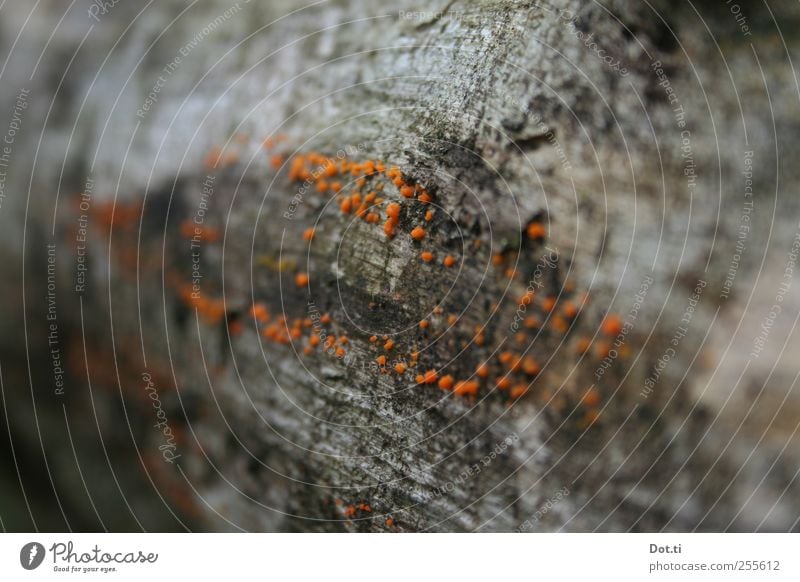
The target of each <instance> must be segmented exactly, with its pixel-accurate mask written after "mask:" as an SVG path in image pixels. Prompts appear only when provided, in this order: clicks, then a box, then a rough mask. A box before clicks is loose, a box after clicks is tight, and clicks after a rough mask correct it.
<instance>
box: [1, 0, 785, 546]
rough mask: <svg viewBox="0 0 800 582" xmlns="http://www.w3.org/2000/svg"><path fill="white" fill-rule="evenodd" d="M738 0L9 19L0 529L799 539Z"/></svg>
mask: <svg viewBox="0 0 800 582" xmlns="http://www.w3.org/2000/svg"><path fill="white" fill-rule="evenodd" d="M133 4H136V5H133ZM740 4H741V5H742V10H743V11H744V13H745V14H747V16H748V18H749V20H747V22H748V26H749V28H748V30H746V31H745V30H744V29H743V28H741V26H740V24H741V23H740V22H737V20H736V16H735V15H734V14H732V13H731V12H730V10H729V7H728V6H727V5H725V4H724V3H699V4H697V3H696V5H695V6H692V5H690V4H688V3H687V4H685V5H684V4H680V5H679V6H675V3H674V2H655V3H654V4H653V5H652V6H651V5H648V4H647V3H640V2H633V1H626V0H609V1H606V2H604V3H592V4H586V3H582V2H571V1H567V0H548V1H547V2H513V1H511V0H499V1H495V2H489V1H484V0H481V1H471V2H466V1H459V0H450V1H447V2H443V1H442V2H434V3H429V4H426V5H425V6H424V7H423V8H421V7H420V5H417V4H415V3H412V2H407V1H405V0H401V1H400V2H397V3H394V4H393V5H392V6H391V7H381V6H378V5H376V4H375V3H369V2H362V1H359V0H349V1H337V2H327V3H322V4H319V5H312V6H309V7H305V8H302V7H300V6H299V5H297V4H296V3H294V2H289V1H271V2H257V1H253V2H245V1H244V0H240V1H239V2H238V3H235V4H226V3H224V2H221V1H208V2H201V3H198V4H193V5H191V6H190V7H186V6H185V5H184V3H178V2H176V3H159V5H157V6H148V7H146V8H145V5H144V4H143V3H141V4H140V3H131V4H128V3H119V4H117V5H115V6H113V7H111V8H110V9H109V10H108V11H107V13H105V14H100V13H99V12H95V13H94V15H95V16H96V20H98V22H95V18H92V17H91V16H90V14H92V12H90V14H85V12H84V10H73V11H71V12H70V13H69V14H68V17H67V18H66V19H65V21H64V23H63V24H62V26H60V27H59V28H58V30H57V32H56V34H55V35H54V36H53V37H52V40H51V41H50V44H49V45H47V46H46V47H45V44H46V43H47V42H48V38H49V37H50V33H51V32H52V30H53V29H54V27H55V26H56V24H57V23H58V22H59V19H60V18H61V17H62V15H63V12H61V10H63V8H62V7H61V6H56V5H53V6H52V7H51V8H49V9H45V8H42V9H37V10H36V16H35V17H34V18H33V19H32V20H31V21H30V24H29V28H25V29H24V30H25V34H22V35H21V41H20V42H19V43H18V44H17V45H16V46H15V48H14V50H13V52H11V45H12V43H13V42H14V38H15V34H16V31H17V30H20V27H21V26H22V24H23V23H24V22H25V19H26V17H27V15H28V10H30V8H29V7H27V6H20V7H14V8H8V10H10V11H12V16H10V17H9V18H8V19H7V20H6V19H4V20H3V32H2V42H3V46H4V48H5V52H6V54H11V58H10V60H9V65H8V69H7V76H8V77H9V78H10V79H11V81H10V82H8V84H7V85H8V86H6V87H3V89H2V92H3V96H4V103H7V105H5V106H4V111H7V112H12V111H15V103H19V102H20V90H21V89H26V90H29V95H28V94H23V95H22V100H23V101H24V102H25V103H26V107H25V108H24V111H23V113H22V115H21V119H22V130H21V131H20V135H19V138H18V140H17V143H16V145H15V146H14V150H13V153H12V156H13V159H12V162H13V166H12V172H11V173H10V177H9V189H8V190H7V192H8V196H7V197H6V198H5V199H4V202H3V205H2V207H0V211H2V212H1V213H0V221H2V224H3V236H4V237H5V241H4V245H3V248H4V250H3V252H4V253H5V255H6V256H5V258H6V262H7V264H9V265H14V266H15V267H14V269H15V270H14V272H15V273H22V272H23V269H24V276H25V279H24V282H25V285H24V288H23V287H22V286H21V284H20V280H19V278H18V277H14V278H13V279H12V280H6V281H4V282H3V286H4V288H3V292H4V293H5V297H7V298H8V299H7V301H5V302H4V304H3V311H4V313H3V316H2V317H3V319H4V320H5V321H10V322H12V323H11V325H13V326H14V328H15V329H16V330H18V331H19V332H20V333H15V334H11V335H8V336H7V337H4V339H3V352H2V354H1V355H2V359H1V360H0V362H1V363H2V375H3V379H4V393H5V394H6V400H5V407H6V411H10V414H8V412H7V416H8V418H7V422H8V423H9V428H10V431H11V433H10V434H12V435H13V436H12V437H11V443H10V444H11V447H9V452H12V448H13V453H14V456H15V458H17V459H20V458H23V457H26V459H27V460H26V463H27V465H28V466H23V467H22V468H21V469H19V471H20V475H21V476H20V480H21V484H17V483H16V482H15V481H14V480H12V481H11V484H10V485H8V487H10V488H14V489H15V490H17V489H19V490H22V489H24V490H25V492H26V493H28V494H29V495H33V498H34V499H37V498H39V499H41V501H38V502H35V503H34V505H35V507H34V508H33V510H32V511H31V513H32V515H30V514H29V512H28V511H19V516H18V519H19V520H20V521H19V523H22V524H27V527H38V526H42V524H45V525H44V527H47V524H50V527H52V528H55V529H60V528H63V527H65V526H71V527H77V528H86V529H95V528H100V527H108V528H109V529H131V528H132V529H138V528H145V529H175V528H181V527H187V528H203V529H205V528H209V529H231V530H235V529H246V530H269V531H272V530H290V531H297V530H305V531H307V530H313V531H316V530H324V531H340V530H347V531H383V530H387V531H475V530H479V531H514V530H522V531H554V530H568V531H591V530H602V531H608V530H610V531H620V530H621V531H625V530H637V531H658V530H661V529H665V530H690V529H695V528H696V529H699V530H723V529H733V530H754V529H759V528H760V529H767V530H784V531H785V530H789V529H797V521H796V520H797V518H798V515H797V507H798V501H800V492H798V487H797V485H796V483H795V479H794V477H795V476H796V473H795V470H796V468H797V466H798V456H797V450H798V449H797V440H796V428H797V420H798V418H799V416H798V415H799V410H800V408H798V407H799V406H800V401H799V400H798V397H797V389H796V388H795V387H794V386H795V384H794V381H795V379H796V376H795V375H794V374H795V370H796V365H793V363H792V362H791V361H788V360H789V357H790V355H791V354H792V353H796V350H797V349H798V343H799V342H798V338H797V334H796V333H795V332H794V325H795V323H796V321H797V313H798V304H800V296H799V294H798V286H797V285H796V283H794V284H793V282H794V281H793V280H794V272H793V263H792V260H793V259H792V252H793V249H794V251H796V250H797V247H796V246H793V245H795V244H796V241H797V240H798V239H797V236H798V225H797V216H798V214H797V202H796V200H792V199H789V197H788V196H787V193H788V192H792V191H793V190H794V188H795V187H796V186H797V184H798V172H797V168H796V167H795V166H794V165H790V164H788V163H787V162H789V161H790V158H789V152H790V151H792V148H793V147H794V146H796V145H797V135H798V134H797V131H796V119H797V117H796V115H797V109H798V108H797V105H798V103H797V95H798V86H797V82H796V78H795V77H794V76H792V74H791V73H790V71H791V69H790V68H789V67H790V63H789V60H788V58H789V54H790V51H795V49H796V42H795V39H794V38H791V37H790V38H786V39H784V38H783V37H781V36H780V35H779V34H778V31H779V30H792V28H791V27H793V26H796V25H797V22H798V18H797V8H796V6H795V7H792V8H789V7H788V6H787V7H785V8H782V9H781V10H780V11H779V12H778V13H777V16H776V18H777V22H780V27H778V25H777V24H776V21H775V20H773V19H772V18H771V17H770V13H769V12H767V11H765V9H764V7H763V6H761V5H759V4H756V3H749V2H741V3H740ZM84 9H87V7H84ZM88 10H90V11H91V10H92V9H91V8H88ZM140 10H141V13H140ZM292 11H295V12H292ZM173 19H174V20H173ZM90 27H92V28H91V31H90V32H88V37H87V38H86V39H85V40H84V35H85V34H86V33H87V31H89V29H90ZM785 42H788V43H789V47H788V48H787V47H786V45H785V44H784V43H785ZM45 48H46V50H45V52H44V53H43V57H42V58H41V60H40V61H37V57H38V55H39V54H40V53H41V52H42V50H43V49H45ZM34 66H37V68H36V70H35V72H34V71H33V67H34ZM32 72H33V73H34V74H33V77H32V78H31V79H30V80H29V78H30V77H31V73H32ZM62 76H63V78H62ZM9 118H12V115H11V114H9ZM395 168H396V169H395ZM748 172H751V173H752V177H751V176H750V174H749V173H748ZM778 176H780V180H779V179H778ZM750 179H752V187H751V188H750V187H749V186H748V182H747V181H748V180H750ZM12 186H13V188H12ZM340 186H341V189H339V187H340ZM748 188H750V189H748ZM370 192H375V193H376V194H375V197H376V198H380V199H382V201H380V202H376V201H375V200H372V201H371V202H364V199H365V198H366V197H367V196H368V194H369V193H370ZM354 193H355V194H358V195H359V196H360V198H356V199H352V198H351V196H352V194H354ZM348 204H349V205H350V208H349V209H348ZM373 204H374V206H372V205H373ZM390 204H398V205H399V209H398V210H396V212H397V219H396V220H392V219H391V218H390V215H392V213H394V212H395V210H393V209H390V208H389V205H390ZM392 208H394V207H392ZM429 212H430V215H428V213H429ZM373 214H374V217H373V216H371V215H373ZM387 221H388V224H387ZM309 229H313V237H312V231H310V230H309ZM416 229H422V231H424V237H422V232H421V231H420V230H416ZM387 232H388V233H389V234H387ZM392 234H393V236H390V235H392ZM84 235H85V238H86V239H87V242H86V243H85V245H84V242H83V238H84ZM309 239H310V240H309ZM418 239H419V240H418ZM47 245H54V247H48V246H47ZM84 247H85V248H84ZM51 248H52V253H50V254H48V251H49V250H50V249H51ZM84 253H85V254H84ZM424 253H430V254H431V255H432V256H428V255H425V254H424ZM446 257H452V258H453V260H454V263H453V264H452V265H451V266H446V264H445V258H446ZM426 259H431V260H430V261H427V260H426ZM448 262H449V259H448ZM49 264H53V265H54V268H53V269H52V270H51V271H50V272H49V271H48V265H49ZM787 273H788V275H787V276H786V277H785V275H786V274H787ZM48 275H51V276H52V281H50V282H52V283H53V287H52V289H54V291H53V294H52V295H51V296H50V297H49V298H50V299H52V301H50V300H49V299H48ZM782 285H783V286H782ZM20 289H22V291H20ZM529 290H530V291H532V293H527V291H529ZM778 296H780V299H778V298H777V297H778ZM23 297H24V298H25V299H26V301H25V303H24V305H23V304H22V302H21V300H22V298H23ZM778 303H780V305H781V306H782V311H781V313H780V314H779V317H778V318H773V317H771V316H770V311H771V310H770V308H769V307H768V306H770V305H773V304H778ZM51 305H54V306H55V307H54V310H55V311H53V313H55V315H53V317H48V314H49V313H51V311H50V310H49V307H50V306H51ZM254 305H255V306H256V308H255V309H253V306H254ZM265 313H266V315H265ZM281 316H283V317H285V321H283V320H281ZM259 318H260V319H261V320H259ZM23 322H25V324H24V325H25V327H23ZM421 322H422V323H421ZM51 326H55V327H51ZM23 329H24V330H25V336H24V338H25V339H22V335H21V332H22V330H23ZM54 329H55V331H53V330H54ZM765 330H766V331H765ZM343 337H344V338H346V339H342V338H343ZM313 338H317V340H319V345H316V346H315V345H313V344H314V342H316V341H317V340H315V339H313ZM327 338H332V339H333V341H334V342H335V343H334V344H333V345H327V344H326V342H327V341H331V340H328V339H327ZM388 342H393V344H394V345H393V346H391V347H389V345H387V344H388ZM54 350H55V351H54ZM381 357H385V358H386V362H385V364H383V365H382V366H381V365H380V364H378V361H379V359H380V360H381V361H382V358H381ZM57 362H58V363H59V364H60V366H59V365H57V364H56V363H57ZM60 367H63V369H64V386H63V388H61V387H60V386H59V385H58V384H57V380H58V369H59V368H60ZM537 368H538V369H537ZM429 370H434V371H436V374H437V378H436V381H433V382H427V383H426V382H425V381H424V380H425V372H426V371H429ZM419 375H421V376H422V377H423V378H422V380H423V382H422V383H420V382H419V379H418V378H417V377H418V376H419ZM445 376H451V377H452V378H453V381H454V386H452V387H448V386H447V383H446V382H445V383H444V384H443V387H442V388H440V387H439V380H440V379H441V378H443V377H445ZM501 378H507V379H508V380H507V383H508V384H509V386H507V387H506V386H505V383H504V382H503V381H501V382H500V386H499V387H498V386H497V381H498V379H501ZM428 379H431V380H432V379H433V375H430V376H428ZM472 392H474V394H473V393H472ZM68 431H69V432H68ZM73 440H74V443H73ZM773 461H774V462H773ZM23 464H24V463H23ZM9 466H10V467H14V465H13V464H10V465H9ZM11 470H14V469H11ZM34 482H38V483H39V485H38V487H40V488H41V491H40V492H39V494H38V496H37V494H36V493H35V491H34V490H35V486H34ZM51 484H52V485H51ZM31 491H34V493H31ZM17 493H19V491H17ZM53 499H57V500H58V503H57V504H55V505H54V504H53V503H52V500H53ZM48 504H49V505H48ZM20 507H22V505H20ZM48 507H49V509H44V508H48ZM37 508H43V509H42V510H41V511H40V510H39V509H37ZM17 509H19V508H17ZM9 511H10V510H9ZM37 512H40V513H41V514H37ZM42 514H45V515H42ZM62 518H63V519H62ZM26 520H28V521H26ZM37 520H38V521H37ZM50 520H52V521H50ZM21 528H22V529H25V528H26V525H23V526H21Z"/></svg>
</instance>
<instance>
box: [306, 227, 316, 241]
mask: <svg viewBox="0 0 800 582" xmlns="http://www.w3.org/2000/svg"><path fill="white" fill-rule="evenodd" d="M303 240H314V229H313V228H307V229H305V230H304V231H303Z"/></svg>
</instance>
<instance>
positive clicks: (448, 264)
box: [442, 255, 456, 267]
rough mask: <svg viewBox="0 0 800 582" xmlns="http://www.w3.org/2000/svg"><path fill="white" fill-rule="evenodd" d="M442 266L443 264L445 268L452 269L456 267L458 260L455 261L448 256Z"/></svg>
mask: <svg viewBox="0 0 800 582" xmlns="http://www.w3.org/2000/svg"><path fill="white" fill-rule="evenodd" d="M442 264H443V265H444V266H445V267H452V266H453V265H455V264H456V259H455V257H453V256H452V255H447V256H446V257H445V258H444V260H443V261H442Z"/></svg>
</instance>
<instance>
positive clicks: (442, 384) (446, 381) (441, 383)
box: [439, 374, 453, 390]
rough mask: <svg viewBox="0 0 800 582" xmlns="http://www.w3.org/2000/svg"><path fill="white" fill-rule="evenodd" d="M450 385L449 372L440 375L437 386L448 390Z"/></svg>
mask: <svg viewBox="0 0 800 582" xmlns="http://www.w3.org/2000/svg"><path fill="white" fill-rule="evenodd" d="M452 387H453V377H452V376H451V375H450V374H448V375H447V376H444V377H442V379H441V380H439V388H441V389H442V390H450V388H452Z"/></svg>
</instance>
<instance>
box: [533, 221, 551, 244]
mask: <svg viewBox="0 0 800 582" xmlns="http://www.w3.org/2000/svg"><path fill="white" fill-rule="evenodd" d="M545 236H547V230H545V228H544V225H542V223H541V222H532V223H531V224H529V225H528V238H532V239H533V240H542V239H543V238H544V237H545Z"/></svg>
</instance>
